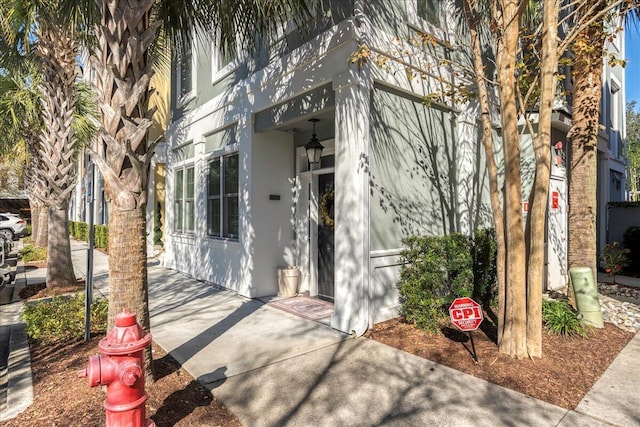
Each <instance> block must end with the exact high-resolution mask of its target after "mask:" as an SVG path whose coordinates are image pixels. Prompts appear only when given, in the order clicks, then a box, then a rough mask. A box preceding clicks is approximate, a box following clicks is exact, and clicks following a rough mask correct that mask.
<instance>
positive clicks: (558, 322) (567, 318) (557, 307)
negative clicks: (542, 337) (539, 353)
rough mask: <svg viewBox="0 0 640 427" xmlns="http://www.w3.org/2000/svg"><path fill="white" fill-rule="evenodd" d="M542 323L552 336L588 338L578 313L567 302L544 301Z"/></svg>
mask: <svg viewBox="0 0 640 427" xmlns="http://www.w3.org/2000/svg"><path fill="white" fill-rule="evenodd" d="M542 321H543V322H544V325H545V326H546V327H547V329H548V330H549V331H550V332H551V333H552V334H557V335H567V336H570V337H576V336H577V337H583V338H584V337H586V336H587V332H586V330H585V328H584V326H583V324H582V323H581V322H580V319H579V317H578V313H576V312H575V311H574V310H573V308H571V306H570V305H569V304H568V303H567V302H566V301H549V300H545V299H543V300H542Z"/></svg>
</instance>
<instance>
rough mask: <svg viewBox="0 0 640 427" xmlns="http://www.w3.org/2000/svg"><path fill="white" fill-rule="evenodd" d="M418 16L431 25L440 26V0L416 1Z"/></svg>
mask: <svg viewBox="0 0 640 427" xmlns="http://www.w3.org/2000/svg"><path fill="white" fill-rule="evenodd" d="M417 2H418V16H419V17H420V18H422V19H424V20H425V21H427V22H428V23H430V24H431V25H434V26H436V27H439V26H440V0H417Z"/></svg>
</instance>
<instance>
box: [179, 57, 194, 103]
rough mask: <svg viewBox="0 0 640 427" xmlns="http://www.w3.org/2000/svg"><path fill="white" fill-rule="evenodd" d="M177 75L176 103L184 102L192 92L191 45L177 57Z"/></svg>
mask: <svg viewBox="0 0 640 427" xmlns="http://www.w3.org/2000/svg"><path fill="white" fill-rule="evenodd" d="M177 72H178V75H177V79H176V80H177V81H176V83H177V93H176V94H177V96H178V103H182V102H184V101H185V100H186V99H187V98H189V97H190V96H191V95H192V94H193V92H194V84H193V77H194V74H195V72H194V67H193V49H192V47H191V46H187V47H185V49H184V51H183V52H181V55H180V57H179V59H178V70H177Z"/></svg>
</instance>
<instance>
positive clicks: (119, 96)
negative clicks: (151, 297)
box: [84, 0, 307, 366]
mask: <svg viewBox="0 0 640 427" xmlns="http://www.w3.org/2000/svg"><path fill="white" fill-rule="evenodd" d="M84 4H85V6H86V7H87V8H90V7H91V4H90V3H87V2H84ZM306 4H307V2H305V1H304V0H259V1H255V0H217V1H216V0H209V1H207V0H194V1H175V0H173V1H172V0H164V1H161V0H128V1H124V0H102V1H99V2H98V9H99V11H98V12H99V16H100V22H99V25H97V26H96V33H97V37H98V46H97V48H96V51H95V55H94V60H93V62H92V66H93V67H94V68H95V69H96V71H97V82H96V84H97V87H98V89H99V93H100V94H99V107H100V112H101V116H102V117H101V129H100V138H99V140H98V143H97V146H96V147H95V150H94V155H93V156H92V157H93V160H94V162H95V163H96V164H97V166H98V168H99V169H100V172H101V173H102V176H103V177H104V180H105V190H106V192H107V201H108V204H109V325H110V326H111V325H112V323H113V319H114V316H115V314H117V313H118V312H120V311H122V310H124V309H130V310H133V311H135V312H137V313H138V315H139V320H140V322H141V324H142V325H143V327H144V328H145V329H146V330H147V331H148V330H149V328H150V326H149V315H148V297H147V291H148V288H147V286H148V284H147V270H146V261H147V253H146V203H147V193H148V190H149V188H148V187H149V179H148V178H149V165H150V162H151V157H152V155H153V152H154V148H155V143H153V142H152V143H149V142H148V141H147V131H148V129H149V127H150V126H151V124H152V116H153V114H154V110H153V109H149V107H148V105H149V98H150V96H151V94H152V91H151V90H150V88H149V82H150V80H151V77H152V76H153V73H154V71H153V64H154V60H155V58H154V56H153V54H152V52H153V50H152V49H153V47H154V44H155V43H156V42H157V41H158V40H167V41H168V42H169V43H170V45H171V47H172V49H174V50H180V48H181V47H182V46H186V45H189V44H190V43H191V39H192V37H211V38H213V37H214V35H215V37H217V38H216V40H217V42H218V43H219V45H220V46H222V47H223V48H225V49H229V50H233V49H234V47H235V43H236V41H237V39H240V40H241V43H242V45H243V46H253V45H254V43H256V39H257V38H256V34H264V33H265V32H266V31H267V30H268V29H270V28H272V26H273V25H274V24H275V23H277V22H286V21H287V20H289V19H292V18H293V19H295V18H296V17H302V16H303V15H304V14H305V13H306V12H307V6H306ZM146 358H147V366H150V365H151V363H150V361H151V353H150V352H148V353H147V355H146Z"/></svg>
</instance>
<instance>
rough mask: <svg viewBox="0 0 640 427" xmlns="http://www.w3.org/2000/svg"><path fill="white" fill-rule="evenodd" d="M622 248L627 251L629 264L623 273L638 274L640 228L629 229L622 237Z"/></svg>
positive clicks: (639, 263) (639, 269)
mask: <svg viewBox="0 0 640 427" xmlns="http://www.w3.org/2000/svg"><path fill="white" fill-rule="evenodd" d="M622 239H623V240H622V241H623V244H624V247H625V248H627V249H628V250H629V253H628V254H627V258H628V260H629V264H628V266H627V268H626V269H625V270H624V272H625V273H631V274H640V227H629V228H627V230H626V231H625V232H624V234H623V235H622Z"/></svg>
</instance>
